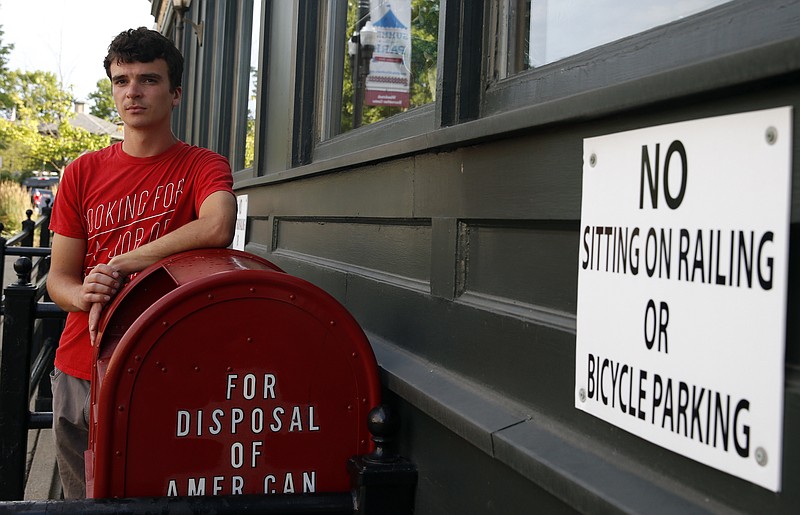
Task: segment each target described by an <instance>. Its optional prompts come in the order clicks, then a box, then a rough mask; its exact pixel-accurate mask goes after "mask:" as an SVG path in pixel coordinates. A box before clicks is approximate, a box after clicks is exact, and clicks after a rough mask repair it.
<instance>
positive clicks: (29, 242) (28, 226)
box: [20, 209, 36, 247]
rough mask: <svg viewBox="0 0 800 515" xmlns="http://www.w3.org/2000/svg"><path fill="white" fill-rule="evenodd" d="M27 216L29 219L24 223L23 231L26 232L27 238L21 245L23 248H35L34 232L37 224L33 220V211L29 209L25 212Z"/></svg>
mask: <svg viewBox="0 0 800 515" xmlns="http://www.w3.org/2000/svg"><path fill="white" fill-rule="evenodd" d="M25 215H26V216H27V217H28V219H27V220H23V221H22V230H23V231H25V237H24V238H23V239H22V241H21V242H20V243H21V244H22V246H23V247H33V230H34V228H35V227H36V222H34V221H33V220H31V217H32V216H33V210H31V209H28V210H27V211H25Z"/></svg>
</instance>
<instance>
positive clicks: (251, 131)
mask: <svg viewBox="0 0 800 515" xmlns="http://www.w3.org/2000/svg"><path fill="white" fill-rule="evenodd" d="M260 23H261V0H255V2H253V24H252V27H251V30H252V43H251V46H250V83H249V85H248V89H247V91H248V95H247V133H246V136H245V149H244V167H245V168H249V167H251V166H253V161H254V159H255V139H256V101H257V95H256V93H257V91H256V88H257V86H258V84H257V80H258V46H259V36H260V30H259V26H260Z"/></svg>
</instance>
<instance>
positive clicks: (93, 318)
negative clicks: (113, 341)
mask: <svg viewBox="0 0 800 515" xmlns="http://www.w3.org/2000/svg"><path fill="white" fill-rule="evenodd" d="M101 314H103V304H100V303H99V302H95V303H94V304H92V307H91V309H90V310H89V342H90V343H91V344H92V347H94V346H95V340H97V326H98V325H99V324H100V315H101Z"/></svg>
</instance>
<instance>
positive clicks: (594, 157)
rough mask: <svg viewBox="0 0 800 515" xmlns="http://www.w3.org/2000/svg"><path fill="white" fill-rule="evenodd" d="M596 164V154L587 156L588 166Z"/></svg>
mask: <svg viewBox="0 0 800 515" xmlns="http://www.w3.org/2000/svg"><path fill="white" fill-rule="evenodd" d="M596 164H597V154H592V155H590V156H589V166H591V167H592V168H594V165H596Z"/></svg>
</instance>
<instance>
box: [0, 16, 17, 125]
mask: <svg viewBox="0 0 800 515" xmlns="http://www.w3.org/2000/svg"><path fill="white" fill-rule="evenodd" d="M3 34H4V31H3V27H2V25H0V110H4V109H6V107H8V106H10V105H11V99H10V98H9V97H8V94H7V93H6V91H7V89H8V85H7V81H8V79H7V75H8V68H7V65H8V56H9V54H10V53H11V51H12V50H13V49H14V45H4V44H3Z"/></svg>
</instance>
